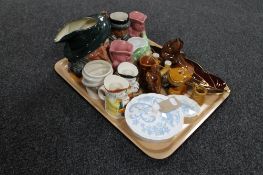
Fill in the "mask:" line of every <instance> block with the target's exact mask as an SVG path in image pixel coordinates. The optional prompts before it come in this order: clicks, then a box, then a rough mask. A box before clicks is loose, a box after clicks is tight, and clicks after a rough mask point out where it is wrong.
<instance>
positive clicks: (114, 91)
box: [98, 75, 130, 119]
mask: <svg viewBox="0 0 263 175" xmlns="http://www.w3.org/2000/svg"><path fill="white" fill-rule="evenodd" d="M128 88H129V82H128V81H127V80H126V79H125V78H122V77H120V76H117V75H108V76H107V77H106V78H105V79H104V85H103V86H101V87H100V88H99V90H98V95H99V97H100V99H102V100H104V101H105V110H106V112H107V113H108V114H109V115H111V116H112V117H114V118H116V119H119V118H122V117H123V114H124V110H125V106H126V105H127V103H128V102H129V100H130V98H129V96H128V92H127V90H128Z"/></svg>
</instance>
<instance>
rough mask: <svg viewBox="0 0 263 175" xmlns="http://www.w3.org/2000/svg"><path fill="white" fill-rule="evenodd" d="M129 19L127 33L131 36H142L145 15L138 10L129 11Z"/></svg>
mask: <svg viewBox="0 0 263 175" xmlns="http://www.w3.org/2000/svg"><path fill="white" fill-rule="evenodd" d="M129 18H130V20H131V26H130V28H129V34H130V36H131V37H142V34H143V32H144V31H145V20H146V19H147V16H146V15H145V14H143V13H142V12H139V11H132V12H130V13H129Z"/></svg>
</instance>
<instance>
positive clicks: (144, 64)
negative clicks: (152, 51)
mask: <svg viewBox="0 0 263 175" xmlns="http://www.w3.org/2000/svg"><path fill="white" fill-rule="evenodd" d="M157 64H158V63H157V62H156V60H155V59H154V58H153V57H152V56H143V57H142V58H140V60H139V84H140V87H141V88H142V89H143V90H144V91H145V92H150V89H148V83H147V81H146V74H147V72H149V71H150V70H151V67H152V66H154V65H157Z"/></svg>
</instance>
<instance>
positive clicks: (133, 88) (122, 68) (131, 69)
mask: <svg viewBox="0 0 263 175" xmlns="http://www.w3.org/2000/svg"><path fill="white" fill-rule="evenodd" d="M117 72H118V74H119V75H120V76H121V77H123V78H125V79H126V80H127V81H128V82H129V84H130V87H129V89H128V94H129V96H132V94H133V93H136V92H138V90H139V83H138V82H137V75H138V73H139V71H138V69H137V67H136V66H135V65H134V64H132V63H129V62H122V63H121V64H119V66H118V68H117Z"/></svg>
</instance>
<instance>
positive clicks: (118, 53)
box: [110, 40, 133, 69]
mask: <svg viewBox="0 0 263 175" xmlns="http://www.w3.org/2000/svg"><path fill="white" fill-rule="evenodd" d="M132 50H133V45H132V44H131V43H129V42H127V41H123V40H114V41H112V42H111V45H110V57H111V61H112V66H113V68H114V69H116V68H117V67H118V65H119V64H120V63H122V62H130V61H131V57H132Z"/></svg>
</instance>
